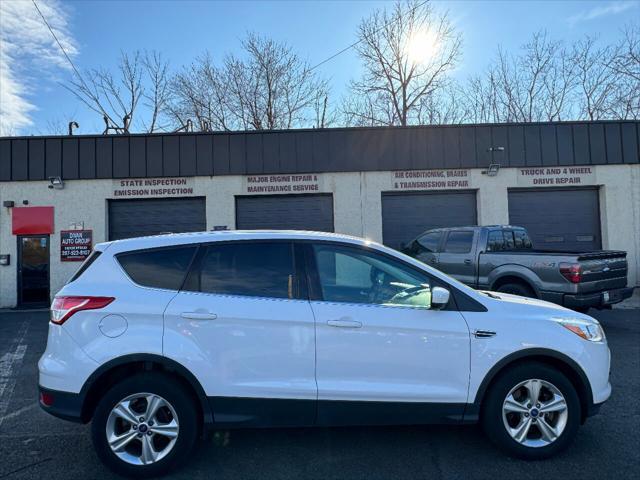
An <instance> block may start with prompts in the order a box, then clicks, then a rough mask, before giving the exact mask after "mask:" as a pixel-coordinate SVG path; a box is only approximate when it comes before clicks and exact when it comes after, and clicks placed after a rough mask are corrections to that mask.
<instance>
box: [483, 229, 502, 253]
mask: <svg viewBox="0 0 640 480" xmlns="http://www.w3.org/2000/svg"><path fill="white" fill-rule="evenodd" d="M502 250H504V235H502V230H491V231H490V232H489V236H488V237H487V251H488V252H500V251H502Z"/></svg>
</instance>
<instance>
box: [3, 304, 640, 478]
mask: <svg viewBox="0 0 640 480" xmlns="http://www.w3.org/2000/svg"><path fill="white" fill-rule="evenodd" d="M592 313H593V312H592ZM594 315H595V316H596V317H597V318H598V319H599V320H600V321H601V322H602V324H603V326H604V328H605V331H606V333H607V336H608V339H609V343H610V346H611V350H612V354H613V360H612V371H611V377H612V379H611V381H612V384H613V396H612V397H611V399H610V400H609V402H608V403H607V404H606V405H605V406H604V407H603V408H602V411H601V414H600V415H599V416H597V417H594V418H591V419H590V420H589V421H588V422H587V424H586V425H585V426H584V427H583V428H582V429H581V431H580V432H579V434H578V437H577V440H576V442H575V444H574V445H573V446H572V447H571V448H570V449H569V450H568V451H567V452H565V453H564V454H562V455H560V456H558V457H556V458H553V459H550V460H546V461H542V462H534V463H528V462H524V461H520V460H515V459H512V458H509V457H506V456H504V455H502V454H501V453H500V452H498V451H496V450H495V449H494V447H493V446H492V445H491V444H490V443H489V442H488V441H487V439H486V438H485V437H484V435H483V434H482V432H481V431H480V430H479V428H477V427H474V426H467V427H442V426H433V427H431V426H430V427H423V426H416V427H393V428H390V427H381V428H364V427H362V428H335V429H325V428H322V429H320V428H318V429H295V430H294V429H287V430H235V431H230V432H217V433H216V434H215V435H214V437H213V438H212V439H210V440H208V441H206V442H203V443H201V444H200V446H199V448H198V449H197V451H196V452H195V453H194V455H193V458H192V459H191V461H190V462H189V463H188V464H187V465H186V466H185V467H184V468H182V469H181V470H179V471H178V472H176V473H175V474H173V475H172V476H171V478H185V479H186V478H189V479H196V478H218V479H227V478H229V479H239V478H243V479H244V478H247V479H248V478H270V479H275V478H282V479H298V478H322V479H331V478H336V479H337V478H362V479H365V478H366V479H376V478H380V479H388V478H415V479H418V478H420V479H424V478H428V479H439V478H447V479H449V478H465V479H470V478H492V479H500V478H509V479H514V478H518V479H525V478H535V479H537V480H539V479H543V478H546V479H548V478H581V479H586V478H605V477H610V478H638V475H640V448H639V443H638V432H640V374H639V372H640V311H639V310H613V311H605V312H595V314H594ZM47 320H48V317H47V312H4V313H0V478H11V479H22V478H47V479H48V480H54V479H70V478H82V479H92V478H111V477H110V475H109V473H108V472H107V471H106V470H104V468H103V467H102V465H101V464H100V463H99V461H98V459H97V457H96V456H95V454H94V453H93V449H92V446H91V441H90V436H89V427H88V426H86V425H78V424H73V423H68V422H65V421H62V420H58V419H56V418H53V417H51V416H49V415H47V414H45V413H44V412H42V411H41V410H40V408H39V407H38V405H37V388H36V385H37V367H36V363H37V360H38V358H39V356H40V355H41V353H42V351H43V349H44V347H45V342H46V331H47Z"/></svg>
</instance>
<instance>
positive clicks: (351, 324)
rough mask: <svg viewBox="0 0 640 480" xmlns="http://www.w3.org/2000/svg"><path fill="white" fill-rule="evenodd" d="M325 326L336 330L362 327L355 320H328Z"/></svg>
mask: <svg viewBox="0 0 640 480" xmlns="http://www.w3.org/2000/svg"><path fill="white" fill-rule="evenodd" d="M327 325H329V326H330V327H338V328H360V327H362V322H358V321H357V320H329V321H328V322H327Z"/></svg>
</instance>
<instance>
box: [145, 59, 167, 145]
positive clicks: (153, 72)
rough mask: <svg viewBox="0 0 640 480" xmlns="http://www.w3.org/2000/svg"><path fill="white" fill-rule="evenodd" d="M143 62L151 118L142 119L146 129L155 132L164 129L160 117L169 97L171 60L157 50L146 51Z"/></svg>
mask: <svg viewBox="0 0 640 480" xmlns="http://www.w3.org/2000/svg"><path fill="white" fill-rule="evenodd" d="M142 64H143V66H144V69H145V73H146V80H147V82H146V83H147V85H146V87H145V88H144V89H143V90H142V97H143V98H144V102H143V103H144V106H145V107H146V108H147V111H148V116H149V120H148V121H145V120H144V119H142V120H141V122H142V125H143V126H144V129H145V130H146V131H147V132H148V133H153V132H155V131H157V130H158V129H160V130H163V129H164V128H162V126H161V125H159V121H160V118H161V117H162V115H163V113H164V112H165V111H166V109H167V106H168V102H169V98H170V90H169V75H168V69H169V62H167V61H166V60H164V59H163V58H162V54H161V53H159V52H156V51H152V52H145V55H144V58H143V60H142Z"/></svg>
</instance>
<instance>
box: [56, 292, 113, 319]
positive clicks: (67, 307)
mask: <svg viewBox="0 0 640 480" xmlns="http://www.w3.org/2000/svg"><path fill="white" fill-rule="evenodd" d="M114 300H115V298H113V297H55V298H54V299H53V303H52V304H51V323H55V324H56V325H62V324H63V323H64V322H66V321H67V320H69V318H70V317H71V315H73V314H74V313H76V312H81V311H82V310H96V309H98V308H104V307H106V306H107V305H109V304H110V303H111V302H113V301H114Z"/></svg>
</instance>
